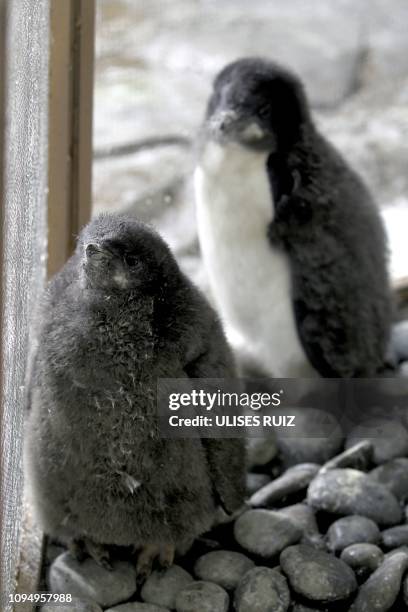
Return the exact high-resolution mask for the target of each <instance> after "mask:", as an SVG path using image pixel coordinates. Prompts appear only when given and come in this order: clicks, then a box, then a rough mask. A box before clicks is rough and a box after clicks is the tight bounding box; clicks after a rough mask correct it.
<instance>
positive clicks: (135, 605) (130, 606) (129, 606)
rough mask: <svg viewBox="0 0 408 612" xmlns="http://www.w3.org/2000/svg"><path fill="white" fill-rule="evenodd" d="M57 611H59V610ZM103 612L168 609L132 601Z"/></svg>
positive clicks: (164, 611)
mask: <svg viewBox="0 0 408 612" xmlns="http://www.w3.org/2000/svg"><path fill="white" fill-rule="evenodd" d="M59 612H61V610H59ZM105 612H170V610H169V609H168V608H163V607H162V606H155V605H154V604H148V603H141V602H139V601H132V602H131V603H126V604H121V605H120V606H115V607H114V608H109V610H105Z"/></svg>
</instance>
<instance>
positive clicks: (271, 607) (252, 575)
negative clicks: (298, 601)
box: [234, 567, 290, 612]
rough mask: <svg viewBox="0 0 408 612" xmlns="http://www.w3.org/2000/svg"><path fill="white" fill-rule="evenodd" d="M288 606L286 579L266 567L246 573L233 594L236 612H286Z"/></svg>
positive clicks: (288, 596) (256, 568)
mask: <svg viewBox="0 0 408 612" xmlns="http://www.w3.org/2000/svg"><path fill="white" fill-rule="evenodd" d="M289 604H290V593H289V589H288V585H287V582H286V578H284V576H282V575H281V574H280V573H279V572H277V571H276V570H273V569H270V568H268V567H255V568H254V569H252V570H250V571H249V572H247V573H246V574H245V576H244V578H243V579H242V580H241V582H240V584H239V586H238V588H237V590H236V592H235V599H234V605H235V610H236V612H255V611H257V610H259V611H262V612H286V610H288V608H289Z"/></svg>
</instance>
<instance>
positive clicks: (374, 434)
mask: <svg viewBox="0 0 408 612" xmlns="http://www.w3.org/2000/svg"><path fill="white" fill-rule="evenodd" d="M363 440H369V441H370V442H371V443H372V445H373V448H374V450H373V461H374V463H376V464H377V465H379V464H381V463H385V462H386V461H389V460H390V459H394V458H396V457H404V456H405V455H408V431H407V430H406V429H405V427H404V426H403V425H402V423H399V422H398V421H390V420H385V419H368V420H367V421H365V422H364V423H363V424H361V425H357V427H355V428H354V429H353V430H352V431H351V432H350V433H349V435H348V436H347V440H346V448H350V446H354V445H355V444H356V443H357V442H361V441H363Z"/></svg>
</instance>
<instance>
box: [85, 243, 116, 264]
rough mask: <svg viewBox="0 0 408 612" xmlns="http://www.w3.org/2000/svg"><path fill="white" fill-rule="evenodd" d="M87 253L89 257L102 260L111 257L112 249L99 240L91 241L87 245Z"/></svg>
mask: <svg viewBox="0 0 408 612" xmlns="http://www.w3.org/2000/svg"><path fill="white" fill-rule="evenodd" d="M85 255H86V258H87V259H93V260H101V259H105V258H106V257H111V256H112V253H111V251H110V250H109V249H108V248H107V247H106V245H104V244H102V243H98V242H89V243H88V244H87V245H85Z"/></svg>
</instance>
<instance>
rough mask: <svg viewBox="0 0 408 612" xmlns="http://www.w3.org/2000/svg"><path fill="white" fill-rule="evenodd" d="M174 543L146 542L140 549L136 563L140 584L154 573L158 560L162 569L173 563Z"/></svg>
mask: <svg viewBox="0 0 408 612" xmlns="http://www.w3.org/2000/svg"><path fill="white" fill-rule="evenodd" d="M174 554H175V546H174V544H146V545H145V546H142V548H141V549H140V550H139V554H138V557H137V564H136V577H137V582H138V584H142V583H143V582H144V581H145V580H146V579H147V578H148V577H149V576H150V574H151V573H152V569H153V563H154V562H155V561H156V560H157V561H158V563H159V565H160V567H161V568H162V569H168V568H169V567H171V565H173V561H174Z"/></svg>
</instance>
